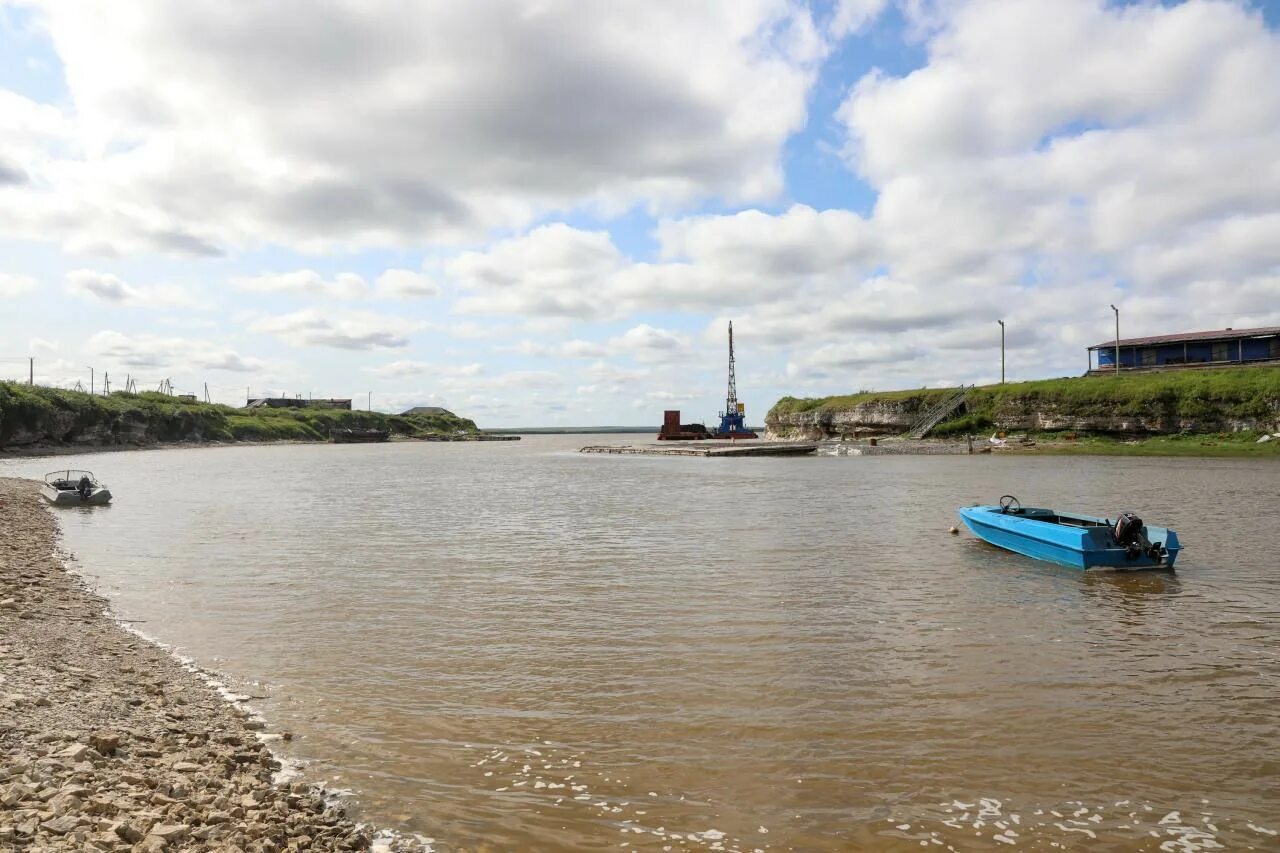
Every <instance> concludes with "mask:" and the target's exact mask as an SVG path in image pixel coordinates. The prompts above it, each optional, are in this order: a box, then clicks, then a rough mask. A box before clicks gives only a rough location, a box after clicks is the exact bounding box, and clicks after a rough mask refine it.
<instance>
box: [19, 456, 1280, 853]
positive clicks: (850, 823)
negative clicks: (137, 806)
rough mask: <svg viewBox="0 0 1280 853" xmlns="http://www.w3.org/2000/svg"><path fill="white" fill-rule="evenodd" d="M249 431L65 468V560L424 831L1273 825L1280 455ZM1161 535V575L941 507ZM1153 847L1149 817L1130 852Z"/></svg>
mask: <svg viewBox="0 0 1280 853" xmlns="http://www.w3.org/2000/svg"><path fill="white" fill-rule="evenodd" d="M602 440H603V441H619V442H626V441H635V440H636V437H616V436H614V437H607V438H604V439H601V438H600V437H598V436H533V437H526V438H525V440H523V441H520V442H502V443H498V442H494V443H450V444H441V443H392V444H382V445H340V446H330V445H283V446H273V447H223V448H205V449H168V450H156V451H144V452H129V453H103V454H93V455H84V456H71V457H59V458H57V459H49V458H41V459H30V458H29V459H21V460H9V461H4V462H0V475H34V476H40V475H43V474H44V473H45V471H46V470H50V469H52V468H54V467H57V466H61V467H73V468H81V467H82V468H88V469H91V470H93V471H94V472H95V473H96V474H97V475H98V476H99V477H100V478H101V479H103V480H105V481H106V482H107V483H108V484H109V485H110V487H111V489H112V491H113V492H114V493H115V495H116V499H115V502H114V503H113V504H112V505H111V506H110V507H107V508H105V509H90V510H81V509H71V510H63V511H59V512H58V515H59V517H60V519H61V520H62V522H63V530H64V534H65V535H64V540H63V544H64V547H65V548H66V549H67V550H68V551H70V552H72V553H73V554H74V556H75V559H76V561H77V563H78V565H79V567H80V569H81V570H82V571H83V572H84V573H85V574H86V575H87V576H88V578H89V579H90V581H91V582H92V583H93V584H95V585H96V587H97V588H98V589H99V590H100V591H101V592H103V593H104V594H106V595H107V596H108V597H109V598H110V599H111V600H112V601H113V606H114V608H115V610H116V612H117V613H118V614H119V615H120V616H121V617H124V618H128V619H133V620H136V621H135V623H134V624H135V625H136V626H137V627H138V628H139V629H140V630H143V631H144V632H145V633H147V634H148V635H150V636H153V637H155V638H156V639H158V640H160V641H162V642H164V643H166V644H168V645H170V646H172V647H173V648H174V649H175V650H176V651H177V652H178V653H180V654H182V655H186V656H189V657H191V658H192V659H194V660H195V661H196V662H197V663H198V664H199V665H201V666H202V667H204V668H206V669H208V670H210V671H213V672H216V673H220V674H221V675H222V677H223V678H224V679H226V680H227V681H228V682H229V683H230V684H232V685H233V686H234V688H235V689H237V690H239V691H241V692H244V693H248V694H252V695H255V696H258V697H262V698H259V699H257V700H255V702H254V704H255V706H256V707H257V708H259V709H260V710H261V711H262V713H263V714H264V715H265V716H266V718H267V719H268V720H269V721H270V724H271V727H272V728H273V729H275V730H288V731H290V732H292V733H293V734H294V735H295V737H294V739H293V740H292V741H291V742H290V743H288V744H282V746H283V747H284V749H285V750H286V752H287V754H289V755H291V756H293V757H296V758H298V759H302V760H304V761H305V762H306V765H305V769H304V773H305V775H306V777H307V778H309V779H312V780H315V781H318V782H319V781H322V782H325V783H326V784H328V785H329V786H330V787H332V788H335V789H342V790H347V791H349V792H350V796H351V797H352V799H353V802H354V806H355V808H356V809H357V810H358V813H359V814H360V815H361V816H363V817H365V818H367V819H369V820H371V821H373V822H374V823H376V824H378V825H381V826H387V827H390V828H393V829H396V830H398V831H401V832H406V833H416V834H420V835H422V836H424V837H428V838H430V839H432V840H433V843H434V846H435V849H437V850H516V849H536V850H605V849H613V850H619V849H632V850H691V849H725V850H815V851H816V850H849V849H872V848H874V849H889V850H893V849H902V850H907V849H919V848H920V847H931V848H932V847H936V848H937V849H959V850H970V849H997V848H1003V847H1006V846H1014V847H1026V848H1031V849H1050V848H1074V849H1081V850H1084V849H1088V850H1100V849H1107V850H1112V849H1114V850H1139V849H1152V850H1156V849H1170V850H1195V849H1216V848H1215V847H1214V845H1215V844H1216V845H1224V846H1228V847H1238V848H1244V847H1249V846H1252V847H1254V848H1256V849H1280V839H1278V837H1277V835H1276V832H1277V831H1278V830H1280V560H1278V559H1277V556H1276V555H1277V554H1280V525H1277V524H1276V518H1275V508H1276V506H1277V499H1278V498H1280V465H1277V464H1276V463H1275V462H1272V461H1251V460H1216V459H1215V460H1208V459H1149V458H1147V459H1123V458H1083V457H1034V456H1000V455H994V456H974V457H955V456H944V457H904V456H879V457H843V458H796V459H770V458H760V459H699V458H654V457H634V456H588V455H579V454H577V453H575V452H574V451H575V450H576V449H577V447H579V446H580V445H582V444H586V443H600V442H601V441H602ZM1004 493H1013V494H1015V495H1017V496H1018V497H1020V498H1021V499H1022V500H1023V501H1024V502H1025V503H1027V504H1031V505H1045V506H1059V507H1065V508H1072V509H1077V510H1081V511H1086V512H1089V511H1096V512H1097V513H1098V514H1108V515H1112V516H1114V515H1115V514H1116V513H1118V512H1120V511H1122V510H1127V509H1132V510H1134V511H1136V512H1138V514H1139V515H1141V516H1142V517H1143V518H1145V519H1147V520H1149V521H1151V522H1152V523H1155V524H1161V525H1168V526H1170V527H1172V528H1174V529H1176V530H1177V531H1178V533H1179V535H1180V537H1181V539H1182V541H1183V543H1184V546H1185V551H1184V552H1183V554H1182V555H1181V556H1180V557H1179V561H1178V571H1177V572H1176V573H1168V572H1161V573H1139V574H1123V573H1105V572H1099V573H1095V572H1089V573H1081V572H1077V571H1072V570H1068V569H1061V568H1056V567H1053V566H1050V565H1047V564H1041V563H1036V562H1033V561H1030V560H1027V559H1025V558H1022V557H1019V556H1017V555H1013V554H1009V553H1005V552H1002V551H999V550H996V549H994V548H991V547H990V546H988V545H986V544H984V543H982V542H980V541H978V540H976V539H975V538H974V537H973V536H971V535H969V534H968V533H967V532H966V533H963V534H962V535H960V536H950V535H948V533H947V528H948V527H950V526H951V525H952V524H955V523H957V519H956V514H955V510H956V507H957V506H960V505H964V504H971V503H978V502H982V503H990V502H994V500H995V499H996V498H997V497H999V496H1000V495H1001V494H1004ZM1161 845H1164V847H1163V848H1162V847H1161Z"/></svg>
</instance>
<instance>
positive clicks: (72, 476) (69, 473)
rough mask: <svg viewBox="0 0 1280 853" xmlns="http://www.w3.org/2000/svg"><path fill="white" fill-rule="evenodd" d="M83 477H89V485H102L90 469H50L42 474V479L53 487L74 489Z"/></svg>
mask: <svg viewBox="0 0 1280 853" xmlns="http://www.w3.org/2000/svg"><path fill="white" fill-rule="evenodd" d="M84 477H88V478H89V485H91V486H100V485H102V484H101V483H99V482H98V478H97V477H95V476H93V472H92V471H81V470H78V469H75V468H68V469H66V470H65V471H50V472H49V473H48V474H45V475H44V481H45V482H46V483H48V484H49V485H51V486H54V487H55V488H62V489H74V488H76V486H78V485H79V484H80V480H81V479H82V478H84Z"/></svg>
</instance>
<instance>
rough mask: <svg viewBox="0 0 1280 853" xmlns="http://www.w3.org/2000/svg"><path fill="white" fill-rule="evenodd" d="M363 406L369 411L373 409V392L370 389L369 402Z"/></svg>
mask: <svg viewBox="0 0 1280 853" xmlns="http://www.w3.org/2000/svg"><path fill="white" fill-rule="evenodd" d="M365 408H366V409H368V410H369V411H371V412H372V411H373V392H372V391H370V392H369V402H368V403H366V404H365Z"/></svg>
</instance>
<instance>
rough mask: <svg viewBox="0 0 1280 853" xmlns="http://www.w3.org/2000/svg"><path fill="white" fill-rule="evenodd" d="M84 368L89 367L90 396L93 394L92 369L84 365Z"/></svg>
mask: <svg viewBox="0 0 1280 853" xmlns="http://www.w3.org/2000/svg"><path fill="white" fill-rule="evenodd" d="M85 366H86V367H89V394H90V395H92V394H93V388H94V385H93V368H92V367H91V366H89V365H85Z"/></svg>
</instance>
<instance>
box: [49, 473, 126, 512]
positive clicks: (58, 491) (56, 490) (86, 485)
mask: <svg viewBox="0 0 1280 853" xmlns="http://www.w3.org/2000/svg"><path fill="white" fill-rule="evenodd" d="M40 494H41V495H43V496H44V499H45V500H47V501H48V502H49V503H51V504H53V505H54V506H101V505H102V504H105V503H109V502H110V501H111V490H110V489H108V488H107V486H106V484H105V483H100V482H98V478H97V477H95V476H93V472H91V471H75V470H71V469H68V470H66V471H53V472H51V473H48V474H45V475H44V484H43V485H42V486H40Z"/></svg>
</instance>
